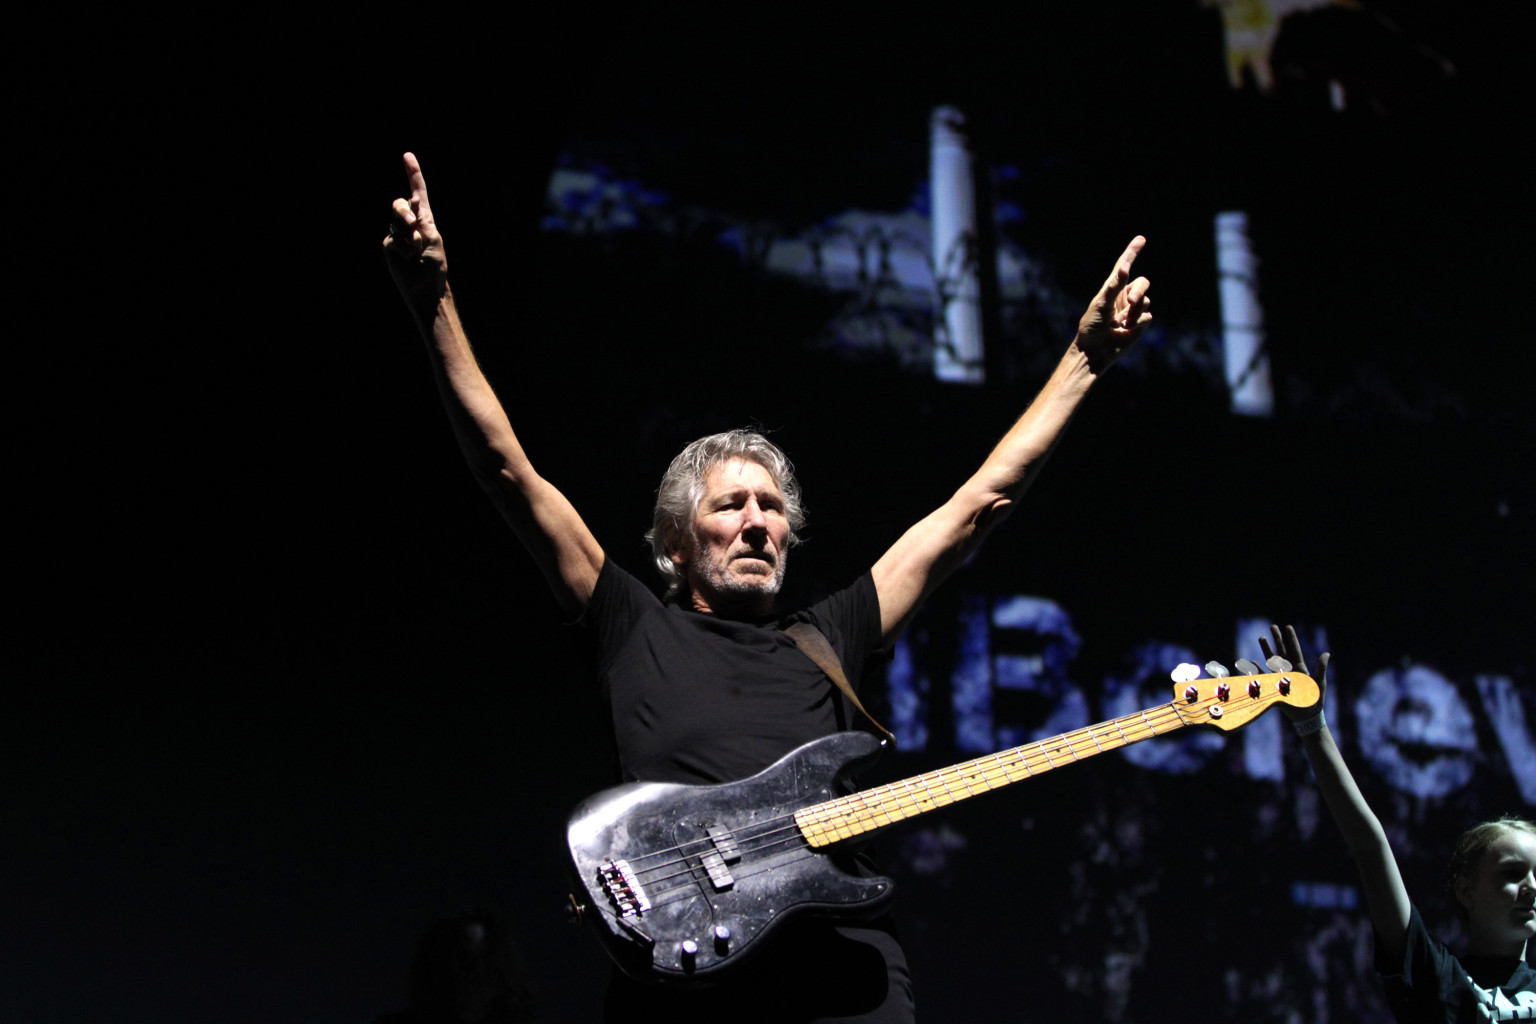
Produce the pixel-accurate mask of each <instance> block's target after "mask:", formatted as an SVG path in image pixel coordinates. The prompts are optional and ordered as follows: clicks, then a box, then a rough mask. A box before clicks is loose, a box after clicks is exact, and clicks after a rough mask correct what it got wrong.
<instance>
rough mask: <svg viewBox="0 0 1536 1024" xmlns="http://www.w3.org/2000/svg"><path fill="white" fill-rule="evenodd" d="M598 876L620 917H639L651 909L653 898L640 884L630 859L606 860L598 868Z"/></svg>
mask: <svg viewBox="0 0 1536 1024" xmlns="http://www.w3.org/2000/svg"><path fill="white" fill-rule="evenodd" d="M597 877H598V880H599V881H601V882H602V884H603V892H605V893H607V895H608V900H609V902H610V903H612V904H613V909H614V910H616V911H618V914H619V916H620V917H639V916H640V915H641V914H643V913H645V912H646V911H647V910H650V909H651V900H650V897H648V896H646V894H645V886H643V885H641V884H640V879H639V877H638V876H637V875H636V874H635V872H634V869H633V868H631V867H630V866H629V861H627V860H609V861H604V862H603V866H602V867H600V868H598V869H597Z"/></svg>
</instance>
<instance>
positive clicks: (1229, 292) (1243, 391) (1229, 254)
mask: <svg viewBox="0 0 1536 1024" xmlns="http://www.w3.org/2000/svg"><path fill="white" fill-rule="evenodd" d="M1258 264H1259V261H1258V259H1257V258H1256V257H1255V256H1254V255H1253V247H1252V246H1251V245H1250V244H1249V242H1248V215H1247V214H1246V213H1244V212H1243V211H1241V210H1229V211H1228V212H1226V213H1218V214H1217V215H1216V276H1217V282H1218V284H1219V286H1220V290H1221V337H1222V346H1223V351H1224V352H1225V362H1226V375H1227V387H1228V389H1229V390H1230V391H1231V393H1232V411H1233V412H1234V413H1237V414H1238V415H1240V416H1268V415H1270V414H1271V413H1273V412H1274V409H1275V392H1274V388H1273V387H1272V386H1271V385H1270V380H1269V356H1268V355H1267V354H1266V353H1265V351H1264V310H1263V309H1262V308H1261V307H1260V306H1259V277H1258Z"/></svg>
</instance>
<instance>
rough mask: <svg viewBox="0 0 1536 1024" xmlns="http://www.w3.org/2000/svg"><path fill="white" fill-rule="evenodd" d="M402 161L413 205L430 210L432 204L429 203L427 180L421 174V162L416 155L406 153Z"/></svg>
mask: <svg viewBox="0 0 1536 1024" xmlns="http://www.w3.org/2000/svg"><path fill="white" fill-rule="evenodd" d="M401 159H402V160H403V162H404V163H405V176H406V180H407V181H408V182H410V186H411V202H412V205H419V206H423V207H427V208H428V209H430V208H431V204H430V203H429V202H428V201H427V179H426V177H425V176H424V175H423V174H422V173H421V161H419V160H417V159H416V154H415V153H406V154H405V156H404V157H402V158H401Z"/></svg>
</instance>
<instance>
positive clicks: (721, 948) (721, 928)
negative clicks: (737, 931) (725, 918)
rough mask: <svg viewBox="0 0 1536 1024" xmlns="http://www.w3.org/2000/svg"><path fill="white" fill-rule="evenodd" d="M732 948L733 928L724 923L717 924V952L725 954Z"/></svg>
mask: <svg viewBox="0 0 1536 1024" xmlns="http://www.w3.org/2000/svg"><path fill="white" fill-rule="evenodd" d="M730 948H731V929H730V928H729V927H728V926H726V925H723V924H717V925H715V952H716V953H718V954H720V955H721V956H724V955H725V954H726V953H727V952H728V951H729V950H730Z"/></svg>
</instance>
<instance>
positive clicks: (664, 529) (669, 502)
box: [645, 430, 805, 598]
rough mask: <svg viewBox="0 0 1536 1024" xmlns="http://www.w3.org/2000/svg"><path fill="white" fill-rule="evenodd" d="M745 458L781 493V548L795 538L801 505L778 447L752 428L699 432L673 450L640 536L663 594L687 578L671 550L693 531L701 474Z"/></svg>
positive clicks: (796, 485)
mask: <svg viewBox="0 0 1536 1024" xmlns="http://www.w3.org/2000/svg"><path fill="white" fill-rule="evenodd" d="M731 459H745V460H746V461H748V462H755V463H757V464H758V465H759V466H762V467H763V468H764V469H766V470H767V471H768V475H769V476H771V477H773V482H774V484H776V485H777V486H778V488H779V493H780V494H781V495H783V497H784V518H785V519H787V520H788V521H789V538H788V540H787V541H786V542H785V545H784V547H785V549H786V550H788V549H789V548H792V547H794V546H795V545H796V544H798V543H799V542H800V536H799V531H800V530H803V529H804V528H805V508H804V506H802V505H801V504H800V484H799V482H798V481H796V480H795V467H794V466H792V465H791V464H790V461H789V458H788V456H786V455H785V454H784V453H783V452H782V451H780V450H779V446H778V445H776V444H774V443H773V442H772V441H770V440H768V439H767V438H766V437H764V436H763V435H762V434H759V433H757V432H756V431H755V430H727V431H725V432H724V433H722V434H710V435H709V436H708V437H701V438H699V439H698V440H697V441H694V442H693V443H692V444H690V445H688V447H686V448H684V449H683V450H682V451H680V452H678V453H677V458H675V459H673V460H672V465H670V466H668V467H667V471H666V473H664V474H663V475H662V478H661V486H660V487H658V488H656V509H655V511H654V512H652V513H651V528H650V529H649V530H647V531H646V534H645V539H646V540H647V541H648V542H650V545H651V557H652V558H653V559H655V562H656V571H657V572H659V573H661V576H662V579H664V580H666V581H667V595H666V596H667V597H668V598H671V597H673V596H674V595H676V594H678V593H680V592H682V590H683V589H684V588H685V587H686V586H687V583H688V581H687V579H686V578H685V577H684V576H683V573H682V570H681V569H679V568H678V567H677V565H676V564H675V563H674V562H673V561H672V550H673V549H674V548H675V547H676V546H677V545H678V544H679V543H681V541H682V538H684V537H686V536H688V535H689V534H690V533H692V532H693V517H694V514H695V513H696V512H697V511H698V508H699V502H700V501H702V500H703V499H704V478H705V477H706V476H708V475H709V471H710V470H711V469H713V468H715V467H716V466H718V465H719V464H720V463H722V462H729V461H730V460H731Z"/></svg>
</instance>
